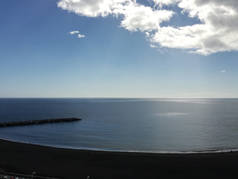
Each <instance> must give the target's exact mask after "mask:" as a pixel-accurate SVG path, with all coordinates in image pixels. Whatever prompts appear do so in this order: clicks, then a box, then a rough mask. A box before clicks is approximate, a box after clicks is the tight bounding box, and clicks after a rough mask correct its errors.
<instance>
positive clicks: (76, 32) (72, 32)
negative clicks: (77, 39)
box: [69, 30, 79, 35]
mask: <svg viewBox="0 0 238 179" xmlns="http://www.w3.org/2000/svg"><path fill="white" fill-rule="evenodd" d="M69 33H70V34H71V35H74V34H78V33H79V31H78V30H74V31H71V32H69Z"/></svg>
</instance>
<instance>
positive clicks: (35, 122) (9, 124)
mask: <svg viewBox="0 0 238 179" xmlns="http://www.w3.org/2000/svg"><path fill="white" fill-rule="evenodd" d="M80 120H81V119H80V118H56V119H42V120H29V121H13V122H11V121H10V122H1V123H0V127H15V126H28V125H40V124H49V123H63V122H75V121H80Z"/></svg>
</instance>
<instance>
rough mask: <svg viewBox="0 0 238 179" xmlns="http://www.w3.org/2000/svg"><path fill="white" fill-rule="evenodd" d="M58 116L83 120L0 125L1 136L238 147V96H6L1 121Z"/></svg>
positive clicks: (94, 144)
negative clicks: (32, 124) (201, 97)
mask: <svg viewBox="0 0 238 179" xmlns="http://www.w3.org/2000/svg"><path fill="white" fill-rule="evenodd" d="M57 117H79V118H82V119H83V120H82V121H79V122H73V123H61V124H46V125H41V126H26V127H13V128H0V138H4V139H10V140H15V141H22V142H29V143H36V144H42V145H50V146H58V147H65V148H86V149H88V148H90V149H102V150H122V151H150V152H161V151H169V152H172V151H204V150H206V151H207V150H225V149H237V148H238V99H0V121H18V120H34V119H48V118H57Z"/></svg>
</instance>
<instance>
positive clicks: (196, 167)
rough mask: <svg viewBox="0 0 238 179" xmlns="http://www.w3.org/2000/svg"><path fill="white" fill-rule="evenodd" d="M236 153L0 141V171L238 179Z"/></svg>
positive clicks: (119, 178)
mask: <svg viewBox="0 0 238 179" xmlns="http://www.w3.org/2000/svg"><path fill="white" fill-rule="evenodd" d="M237 162H238V153H237V152H227V153H210V154H150V153H128V152H103V151H87V150H73V149H59V148H51V147H43V146H38V145H31V144H23V143H16V142H9V141H5V140H0V168H2V169H4V170H5V171H10V172H21V173H25V174H30V173H32V172H33V171H35V172H36V173H37V174H39V175H44V176H54V177H59V178H65V179H72V178H77V179H80V178H82V179H84V178H85V179H86V178H87V177H88V176H90V177H89V178H90V179H101V178H102V179H127V178H128V179H138V178H145V179H147V178H148V179H155V178H156V179H157V178H178V177H183V178H211V177H213V178H238V165H237Z"/></svg>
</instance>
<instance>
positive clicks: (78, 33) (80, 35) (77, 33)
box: [69, 30, 85, 39]
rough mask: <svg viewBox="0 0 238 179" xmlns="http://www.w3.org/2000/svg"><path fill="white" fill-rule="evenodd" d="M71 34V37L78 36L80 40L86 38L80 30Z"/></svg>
mask: <svg viewBox="0 0 238 179" xmlns="http://www.w3.org/2000/svg"><path fill="white" fill-rule="evenodd" d="M69 34H70V35H77V37H78V38H79V39H81V38H84V37H85V35H83V34H80V31H79V30H74V31H71V32H69Z"/></svg>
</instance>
